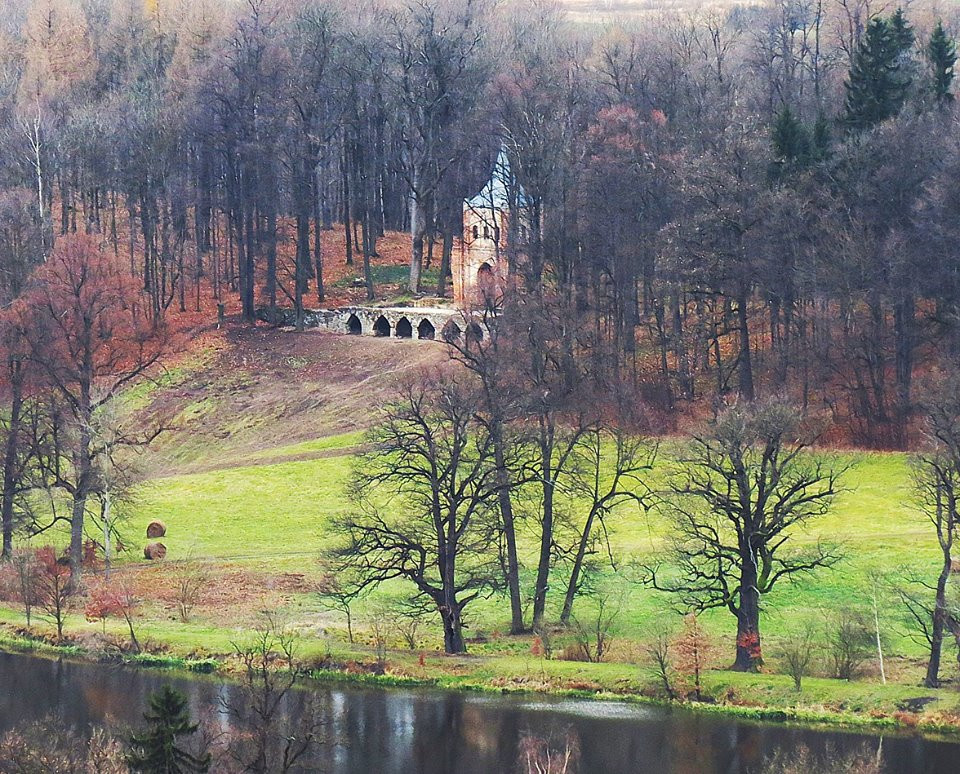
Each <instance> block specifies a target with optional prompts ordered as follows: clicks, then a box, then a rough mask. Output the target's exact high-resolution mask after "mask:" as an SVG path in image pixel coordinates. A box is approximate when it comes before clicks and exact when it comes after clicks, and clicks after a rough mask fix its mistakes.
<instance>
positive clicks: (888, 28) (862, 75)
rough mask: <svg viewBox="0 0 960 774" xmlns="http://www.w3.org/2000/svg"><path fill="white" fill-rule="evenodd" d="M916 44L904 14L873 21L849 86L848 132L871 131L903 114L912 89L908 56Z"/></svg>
mask: <svg viewBox="0 0 960 774" xmlns="http://www.w3.org/2000/svg"><path fill="white" fill-rule="evenodd" d="M912 45H913V30H912V29H911V27H910V25H909V24H908V23H907V21H906V18H905V17H904V15H903V13H902V11H897V12H896V13H895V14H893V16H892V17H890V19H884V18H883V17H880V16H877V17H874V18H873V19H871V20H870V23H869V24H867V29H866V32H865V33H864V35H863V39H862V41H861V43H860V46H859V47H858V48H857V51H856V53H855V54H854V56H853V63H852V64H851V66H850V75H849V77H848V79H847V82H846V84H845V86H846V89H847V100H846V107H845V111H844V116H843V123H844V124H845V125H846V127H847V129H848V130H850V131H862V130H864V129H868V128H870V127H871V126H875V125H876V124H879V123H881V122H882V121H885V120H887V119H888V118H891V117H893V116H895V115H896V114H897V113H899V112H900V109H901V108H902V107H903V104H904V102H905V101H906V98H907V93H908V90H909V88H910V75H909V68H908V66H907V63H906V61H905V54H906V52H907V51H908V50H909V48H910V46H912Z"/></svg>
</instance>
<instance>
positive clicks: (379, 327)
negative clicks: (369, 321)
mask: <svg viewBox="0 0 960 774" xmlns="http://www.w3.org/2000/svg"><path fill="white" fill-rule="evenodd" d="M373 335H374V336H389V335H390V323H389V322H387V318H386V317H384V316H383V315H380V316H379V317H378V318H377V319H376V320H375V321H374V323H373Z"/></svg>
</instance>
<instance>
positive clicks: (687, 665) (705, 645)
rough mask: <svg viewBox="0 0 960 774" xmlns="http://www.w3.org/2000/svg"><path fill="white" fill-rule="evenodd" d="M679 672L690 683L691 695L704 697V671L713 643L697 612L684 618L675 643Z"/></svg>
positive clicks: (700, 698)
mask: <svg viewBox="0 0 960 774" xmlns="http://www.w3.org/2000/svg"><path fill="white" fill-rule="evenodd" d="M673 650H674V654H675V656H674V659H675V665H676V670H677V672H678V673H679V674H680V675H681V677H682V678H683V679H684V680H686V681H687V682H688V684H689V688H690V691H689V695H692V696H693V698H694V699H695V700H696V701H701V700H702V699H703V673H704V671H705V670H706V669H707V666H708V664H709V661H710V657H711V652H712V650H713V644H712V643H711V641H710V639H709V638H708V637H707V633H706V632H705V631H704V630H703V626H702V625H701V624H700V619H699V618H697V614H696V613H689V614H687V616H686V617H684V619H683V629H682V630H681V631H680V634H679V635H677V638H676V640H674V643H673Z"/></svg>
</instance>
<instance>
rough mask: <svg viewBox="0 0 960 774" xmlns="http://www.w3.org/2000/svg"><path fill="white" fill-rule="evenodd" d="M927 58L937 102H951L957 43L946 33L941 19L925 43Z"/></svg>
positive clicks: (941, 103)
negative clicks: (931, 71) (928, 40)
mask: <svg viewBox="0 0 960 774" xmlns="http://www.w3.org/2000/svg"><path fill="white" fill-rule="evenodd" d="M927 58H928V59H929V60H930V67H931V69H932V70H933V96H934V98H935V99H936V100H937V103H938V104H940V105H944V104H947V103H950V102H953V93H952V92H951V91H950V86H952V85H953V74H954V70H953V68H954V65H956V63H957V44H956V43H955V42H954V41H953V39H952V38H951V37H950V36H949V35H947V31H946V30H945V29H944V28H943V21H937V26H936V27H934V28H933V33H932V34H931V35H930V42H929V43H928V44H927Z"/></svg>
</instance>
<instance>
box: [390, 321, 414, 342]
mask: <svg viewBox="0 0 960 774" xmlns="http://www.w3.org/2000/svg"><path fill="white" fill-rule="evenodd" d="M394 331H395V333H396V336H397V338H398V339H411V338H413V326H412V325H411V324H410V321H409V320H408V319H407V318H406V317H401V318H400V319H399V320H397V326H396V328H394Z"/></svg>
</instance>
